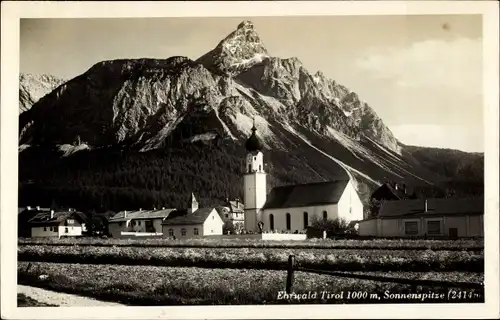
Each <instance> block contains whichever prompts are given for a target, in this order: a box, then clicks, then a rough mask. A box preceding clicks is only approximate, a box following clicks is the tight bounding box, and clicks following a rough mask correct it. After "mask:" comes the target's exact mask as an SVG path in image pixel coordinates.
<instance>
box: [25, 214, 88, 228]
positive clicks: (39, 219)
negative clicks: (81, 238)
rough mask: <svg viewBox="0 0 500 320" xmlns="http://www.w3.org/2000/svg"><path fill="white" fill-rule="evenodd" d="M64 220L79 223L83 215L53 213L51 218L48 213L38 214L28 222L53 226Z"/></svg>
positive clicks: (82, 220)
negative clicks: (73, 220) (72, 220)
mask: <svg viewBox="0 0 500 320" xmlns="http://www.w3.org/2000/svg"><path fill="white" fill-rule="evenodd" d="M66 219H75V220H77V221H79V222H80V223H82V222H84V221H85V219H84V217H83V213H81V212H77V211H55V212H54V215H53V218H51V217H50V211H43V212H39V213H38V214H37V215H35V216H34V217H33V218H31V219H30V220H29V221H28V222H29V223H30V224H35V225H49V224H50V225H53V224H60V223H61V222H64V221H65V220H66Z"/></svg>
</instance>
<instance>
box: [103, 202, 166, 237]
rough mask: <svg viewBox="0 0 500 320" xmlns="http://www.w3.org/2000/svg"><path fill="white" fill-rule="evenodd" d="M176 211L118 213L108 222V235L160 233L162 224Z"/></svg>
mask: <svg viewBox="0 0 500 320" xmlns="http://www.w3.org/2000/svg"><path fill="white" fill-rule="evenodd" d="M175 210H176V209H165V208H162V209H161V210H156V209H155V210H142V209H140V210H137V211H127V210H125V211H120V212H118V213H117V214H116V215H114V216H113V217H111V218H110V219H109V221H108V230H109V234H110V235H111V236H112V237H120V236H122V232H134V233H151V234H157V233H161V232H162V225H161V224H162V222H163V220H164V219H165V218H167V217H168V216H169V215H170V213H172V212H173V211H175Z"/></svg>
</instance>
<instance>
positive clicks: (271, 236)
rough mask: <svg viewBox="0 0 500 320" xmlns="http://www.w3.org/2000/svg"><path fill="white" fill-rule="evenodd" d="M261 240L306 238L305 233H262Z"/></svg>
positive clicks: (297, 239) (299, 239) (296, 239)
mask: <svg viewBox="0 0 500 320" xmlns="http://www.w3.org/2000/svg"><path fill="white" fill-rule="evenodd" d="M261 236H262V240H278V241H281V240H294V241H302V240H306V239H307V235H306V234H287V233H263V234H261Z"/></svg>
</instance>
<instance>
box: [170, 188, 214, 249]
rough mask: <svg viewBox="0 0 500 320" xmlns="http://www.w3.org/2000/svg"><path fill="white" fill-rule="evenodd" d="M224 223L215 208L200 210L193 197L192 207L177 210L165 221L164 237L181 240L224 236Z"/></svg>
mask: <svg viewBox="0 0 500 320" xmlns="http://www.w3.org/2000/svg"><path fill="white" fill-rule="evenodd" d="M223 225H224V222H223V221H222V219H221V217H220V216H219V214H218V213H217V210H215V208H198V201H196V198H195V197H194V195H193V194H192V195H191V207H190V208H188V209H187V210H176V211H174V212H172V214H170V215H169V217H167V218H166V219H164V220H163V223H162V227H163V235H164V236H169V237H175V238H177V239H179V238H194V237H202V236H214V235H222V226H223Z"/></svg>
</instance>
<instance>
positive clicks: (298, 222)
mask: <svg viewBox="0 0 500 320" xmlns="http://www.w3.org/2000/svg"><path fill="white" fill-rule="evenodd" d="M323 211H326V212H327V216H328V218H329V219H336V218H337V217H338V216H337V205H336V204H330V205H321V206H309V207H296V208H284V209H281V208H280V209H265V210H264V212H263V214H262V221H263V222H264V228H263V230H264V231H270V225H269V224H270V222H269V215H270V214H273V215H274V230H278V231H281V230H286V213H287V212H288V213H290V220H291V229H290V230H291V231H295V230H299V231H300V230H304V229H305V228H304V212H307V213H308V221H309V226H310V225H311V222H312V217H313V216H317V217H319V218H322V217H323Z"/></svg>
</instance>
